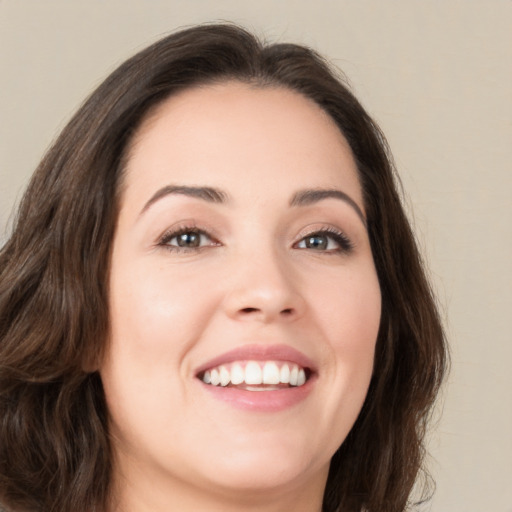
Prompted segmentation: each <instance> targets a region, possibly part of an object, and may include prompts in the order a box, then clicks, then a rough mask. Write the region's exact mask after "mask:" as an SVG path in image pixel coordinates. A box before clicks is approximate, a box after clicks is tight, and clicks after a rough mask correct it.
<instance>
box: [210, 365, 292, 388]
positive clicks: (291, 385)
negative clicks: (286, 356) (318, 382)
mask: <svg viewBox="0 0 512 512" xmlns="http://www.w3.org/2000/svg"><path fill="white" fill-rule="evenodd" d="M212 380H213V375H212ZM298 382H299V369H298V368H297V366H294V367H293V368H292V371H291V372H290V385H291V386H296V385H297V384H298Z"/></svg>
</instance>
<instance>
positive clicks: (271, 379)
mask: <svg viewBox="0 0 512 512" xmlns="http://www.w3.org/2000/svg"><path fill="white" fill-rule="evenodd" d="M279 382H280V374H279V368H278V367H277V364H276V363H273V362H268V363H265V366H264V367H263V384H279Z"/></svg>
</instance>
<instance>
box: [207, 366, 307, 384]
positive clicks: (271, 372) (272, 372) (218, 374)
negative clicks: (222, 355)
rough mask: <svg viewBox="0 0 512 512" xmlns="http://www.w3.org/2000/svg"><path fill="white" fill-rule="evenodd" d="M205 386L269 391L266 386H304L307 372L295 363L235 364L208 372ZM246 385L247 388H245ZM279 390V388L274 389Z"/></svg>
mask: <svg viewBox="0 0 512 512" xmlns="http://www.w3.org/2000/svg"><path fill="white" fill-rule="evenodd" d="M202 380H203V382H204V383H205V384H211V385H212V386H223V387H226V386H228V385H230V384H231V385H232V386H240V385H242V386H243V387H244V389H246V390H248V391H268V390H269V389H270V388H268V387H264V386H263V385H265V386H278V385H279V384H289V386H303V385H304V384H305V383H306V380H307V378H306V371H305V370H304V368H300V367H299V366H298V365H296V364H293V363H281V362H278V361H265V362H259V361H248V362H247V363H245V367H244V363H243V362H234V363H233V364H226V365H221V366H218V367H217V368H212V369H210V370H206V371H205V372H204V373H203V375H202ZM244 384H245V386H244ZM273 389H279V388H273Z"/></svg>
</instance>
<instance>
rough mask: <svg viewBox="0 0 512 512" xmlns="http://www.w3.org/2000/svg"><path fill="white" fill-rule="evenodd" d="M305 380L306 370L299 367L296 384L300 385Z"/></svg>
mask: <svg viewBox="0 0 512 512" xmlns="http://www.w3.org/2000/svg"><path fill="white" fill-rule="evenodd" d="M305 382H306V372H305V371H304V370H303V369H302V368H301V369H300V370H299V376H298V377H297V386H302V385H303V384H304V383H305Z"/></svg>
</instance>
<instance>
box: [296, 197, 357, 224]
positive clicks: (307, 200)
mask: <svg viewBox="0 0 512 512" xmlns="http://www.w3.org/2000/svg"><path fill="white" fill-rule="evenodd" d="M324 199H339V200H341V201H344V202H345V203H347V204H348V205H349V206H351V207H352V208H353V209H354V210H355V212H356V213H357V215H358V217H359V218H360V219H361V220H362V221H363V224H364V225H365V226H366V217H365V215H364V213H363V211H362V210H361V208H359V205H358V204H357V203H356V202H355V201H354V200H353V199H352V198H351V197H350V196H349V195H348V194H346V193H345V192H342V191H341V190H338V189H323V188H322V189H308V190H300V191H299V192H297V193H295V194H294V195H293V197H292V199H291V201H290V206H308V205H311V204H314V203H318V202H319V201H323V200H324Z"/></svg>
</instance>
